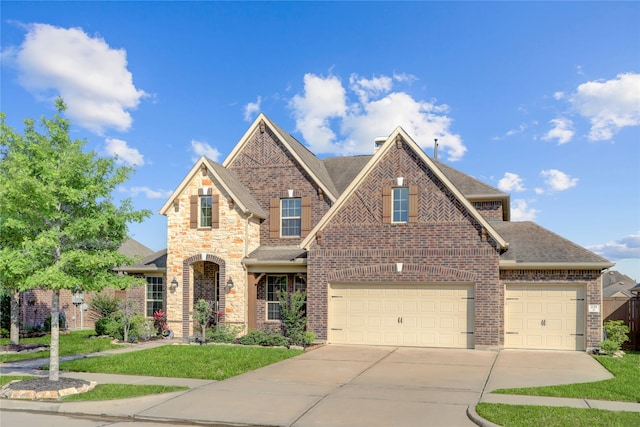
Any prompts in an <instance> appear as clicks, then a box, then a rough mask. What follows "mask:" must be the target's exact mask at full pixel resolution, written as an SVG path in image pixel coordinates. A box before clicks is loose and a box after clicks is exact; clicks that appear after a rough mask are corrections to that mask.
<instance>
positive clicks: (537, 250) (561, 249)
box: [491, 221, 608, 264]
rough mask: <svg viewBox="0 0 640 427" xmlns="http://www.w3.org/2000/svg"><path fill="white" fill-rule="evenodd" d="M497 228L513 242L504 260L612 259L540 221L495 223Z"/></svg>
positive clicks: (501, 256)
mask: <svg viewBox="0 0 640 427" xmlns="http://www.w3.org/2000/svg"><path fill="white" fill-rule="evenodd" d="M491 225H492V226H493V227H494V228H495V230H496V231H497V232H498V233H499V234H500V235H501V236H502V237H503V238H504V239H505V240H506V241H507V242H509V249H508V250H507V251H505V252H504V253H503V254H502V255H500V260H501V261H515V262H523V263H551V264H553V263H576V264H583V263H603V264H606V263H608V261H607V260H606V259H604V258H602V257H601V256H599V255H596V254H594V253H593V252H591V251H588V250H587V249H585V248H583V247H582V246H579V245H577V244H575V243H573V242H571V241H569V240H567V239H565V238H563V237H560V236H558V235H557V234H555V233H552V232H551V231H549V230H547V229H545V228H543V227H541V226H539V225H538V224H536V223H533V222H530V221H526V222H492V223H491Z"/></svg>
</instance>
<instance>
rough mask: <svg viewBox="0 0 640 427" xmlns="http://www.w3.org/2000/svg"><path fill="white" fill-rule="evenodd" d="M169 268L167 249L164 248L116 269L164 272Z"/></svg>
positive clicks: (134, 271)
mask: <svg viewBox="0 0 640 427" xmlns="http://www.w3.org/2000/svg"><path fill="white" fill-rule="evenodd" d="M166 269H167V250H166V249H163V250H161V251H158V252H153V253H151V254H150V255H147V256H146V257H145V258H143V259H142V260H140V261H138V262H136V263H135V264H134V265H125V266H121V267H118V268H116V269H115V270H116V271H123V272H129V273H143V272H162V271H165V270H166Z"/></svg>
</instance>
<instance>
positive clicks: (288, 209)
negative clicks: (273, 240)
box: [280, 198, 302, 237]
mask: <svg viewBox="0 0 640 427" xmlns="http://www.w3.org/2000/svg"><path fill="white" fill-rule="evenodd" d="M280 221H281V227H280V235H281V236H282V237H300V235H301V229H302V199H300V198H295V199H281V200H280Z"/></svg>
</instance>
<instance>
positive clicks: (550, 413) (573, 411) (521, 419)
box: [476, 403, 640, 427]
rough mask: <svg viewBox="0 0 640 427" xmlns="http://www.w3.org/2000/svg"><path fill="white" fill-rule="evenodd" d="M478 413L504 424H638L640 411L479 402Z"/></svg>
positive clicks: (529, 426)
mask: <svg viewBox="0 0 640 427" xmlns="http://www.w3.org/2000/svg"><path fill="white" fill-rule="evenodd" d="M476 412H477V413H478V415H480V416H481V417H483V418H484V419H486V420H489V421H491V422H493V423H496V424H498V425H501V426H504V427H532V426H545V427H565V426H571V427H593V426H607V427H627V426H638V425H640V412H625V411H619V412H618V411H615V412H614V411H603V410H600V409H579V408H565V407H550V406H525V405H505V404H501V403H479V404H478V405H477V406H476Z"/></svg>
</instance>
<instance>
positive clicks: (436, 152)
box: [433, 138, 438, 160]
mask: <svg viewBox="0 0 640 427" xmlns="http://www.w3.org/2000/svg"><path fill="white" fill-rule="evenodd" d="M433 158H434V159H435V160H438V138H435V139H434V140H433Z"/></svg>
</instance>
